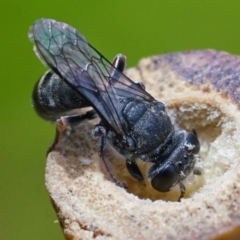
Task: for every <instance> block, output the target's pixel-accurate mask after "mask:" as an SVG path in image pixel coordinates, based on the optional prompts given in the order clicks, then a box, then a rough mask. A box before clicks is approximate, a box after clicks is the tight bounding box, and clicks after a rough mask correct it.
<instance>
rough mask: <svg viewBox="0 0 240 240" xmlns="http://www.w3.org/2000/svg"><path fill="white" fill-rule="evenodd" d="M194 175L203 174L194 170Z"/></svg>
mask: <svg viewBox="0 0 240 240" xmlns="http://www.w3.org/2000/svg"><path fill="white" fill-rule="evenodd" d="M193 174H194V175H201V174H202V173H201V171H200V170H198V169H194V170H193Z"/></svg>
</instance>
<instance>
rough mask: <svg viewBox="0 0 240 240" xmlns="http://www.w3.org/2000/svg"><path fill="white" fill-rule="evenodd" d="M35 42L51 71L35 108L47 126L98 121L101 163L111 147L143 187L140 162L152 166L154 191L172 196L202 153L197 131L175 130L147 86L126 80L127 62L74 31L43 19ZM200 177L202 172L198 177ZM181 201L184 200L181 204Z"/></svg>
mask: <svg viewBox="0 0 240 240" xmlns="http://www.w3.org/2000/svg"><path fill="white" fill-rule="evenodd" d="M29 38H30V39H31V41H33V42H34V44H35V52H36V54H37V56H38V57H40V58H41V59H42V60H44V62H46V63H47V65H48V66H49V67H50V68H51V70H49V71H47V72H46V73H45V75H44V76H43V77H42V78H41V79H40V80H39V82H38V83H37V84H36V86H35V88H34V92H33V104H34V106H35V109H36V111H37V113H38V114H39V115H40V116H41V117H43V118H44V119H47V120H56V119H57V118H60V121H61V123H62V124H64V125H70V126H73V125H75V124H76V123H79V122H81V121H82V120H84V119H92V118H95V117H97V116H99V117H100V119H101V121H100V123H99V124H98V125H95V126H94V129H93V133H94V135H96V136H100V137H101V146H100V157H101V159H102V161H103V163H104V166H105V168H106V170H107V172H108V174H109V175H110V177H111V179H112V180H114V182H115V183H117V184H118V185H122V186H124V184H123V183H121V182H119V181H118V180H117V179H115V178H114V176H113V175H112V173H111V172H110V170H109V168H108V166H107V163H106V161H105V159H104V152H105V149H106V144H107V141H108V142H110V144H111V145H112V146H113V147H114V148H115V149H116V150H117V151H118V152H119V153H121V154H122V155H123V156H125V158H126V166H127V169H128V171H129V173H130V174H131V175H132V176H133V177H134V178H135V179H136V180H138V181H142V180H143V179H144V178H143V175H142V173H141V171H140V169H139V168H138V166H137V164H136V159H137V158H140V159H141V160H142V161H145V162H151V163H153V165H152V166H151V167H150V169H149V171H148V177H149V178H150V179H151V184H152V187H153V188H154V189H156V190H157V191H160V192H168V191H170V190H171V188H172V187H174V186H175V185H176V184H179V185H180V191H181V195H180V198H182V197H183V196H184V193H185V187H184V185H183V183H182V181H183V180H184V179H185V178H186V177H187V176H188V175H189V174H190V173H191V172H192V171H193V168H194V165H195V162H196V159H197V154H198V152H199V150H200V144H199V141H198V137H197V133H196V130H195V129H193V130H192V132H191V133H187V132H186V131H184V130H180V129H177V128H175V127H174V125H173V123H172V121H171V119H170V118H169V116H168V114H167V111H166V107H165V105H164V104H163V103H161V102H159V101H157V100H155V99H154V98H153V97H152V96H151V95H150V94H149V93H148V92H147V91H146V90H145V87H144V85H143V84H142V83H135V82H133V81H132V80H130V79H129V78H128V77H126V76H125V75H124V74H123V70H124V68H125V57H124V56H123V55H121V54H119V55H117V56H116V57H115V59H114V61H113V63H112V64H111V63H110V62H109V61H108V60H107V59H106V58H105V57H104V56H103V55H102V54H101V53H99V52H98V51H97V50H96V49H95V48H94V47H92V46H91V45H90V44H89V43H87V41H86V40H85V38H84V37H83V36H82V35H81V34H80V33H79V32H78V31H77V30H76V29H74V28H73V27H71V26H69V25H67V24H65V23H61V22H57V21H55V20H51V19H40V20H38V21H36V22H35V24H34V25H33V26H32V27H31V29H30V33H29ZM88 106H91V107H92V108H93V110H91V111H89V112H87V113H86V114H83V115H73V116H71V115H70V116H65V117H61V116H64V115H66V114H67V112H68V111H69V110H73V109H76V108H83V107H88ZM193 172H194V173H195V174H200V172H199V171H193ZM180 198H179V199H180Z"/></svg>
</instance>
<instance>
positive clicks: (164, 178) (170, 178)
mask: <svg viewBox="0 0 240 240" xmlns="http://www.w3.org/2000/svg"><path fill="white" fill-rule="evenodd" d="M177 180H178V174H177V172H176V169H175V167H174V165H168V166H167V167H165V168H163V169H162V170H161V171H160V172H159V173H158V174H157V175H156V176H155V177H153V179H152V181H151V184H152V187H153V188H154V189H155V190H157V191H159V192H168V191H170V189H171V188H172V187H173V186H174V185H175V183H176V182H177Z"/></svg>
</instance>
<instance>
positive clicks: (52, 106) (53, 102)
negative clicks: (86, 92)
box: [32, 70, 89, 121]
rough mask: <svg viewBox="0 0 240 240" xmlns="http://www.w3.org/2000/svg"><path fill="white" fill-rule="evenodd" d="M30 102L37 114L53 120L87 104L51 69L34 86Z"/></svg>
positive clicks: (87, 104)
mask: <svg viewBox="0 0 240 240" xmlns="http://www.w3.org/2000/svg"><path fill="white" fill-rule="evenodd" d="M32 103H33V107H34V108H35V110H36V112H37V113H38V115H39V116H40V117H42V118H44V119H45V120H50V121H55V120H56V119H58V118H59V117H60V116H62V115H65V114H66V112H68V111H70V110H73V109H77V108H83V107H88V106H89V103H88V101H87V100H86V99H84V98H81V96H80V94H79V93H77V92H76V91H75V90H74V89H73V88H72V87H71V86H69V85H68V84H67V83H66V82H65V81H64V80H62V79H61V78H60V77H59V76H58V75H57V74H55V73H54V72H53V71H52V70H49V71H47V72H46V73H45V74H44V75H43V76H42V77H41V78H40V79H39V81H38V82H37V83H36V85H35V86H34V90H33V93H32Z"/></svg>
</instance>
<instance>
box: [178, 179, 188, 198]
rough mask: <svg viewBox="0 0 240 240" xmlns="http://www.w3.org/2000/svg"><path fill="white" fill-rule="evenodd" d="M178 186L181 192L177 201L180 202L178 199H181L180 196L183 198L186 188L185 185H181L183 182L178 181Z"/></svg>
mask: <svg viewBox="0 0 240 240" xmlns="http://www.w3.org/2000/svg"><path fill="white" fill-rule="evenodd" d="M179 187H180V192H181V194H180V197H179V199H178V202H180V200H181V198H183V197H184V194H185V191H186V188H185V186H184V185H183V183H181V182H180V183H179Z"/></svg>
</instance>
